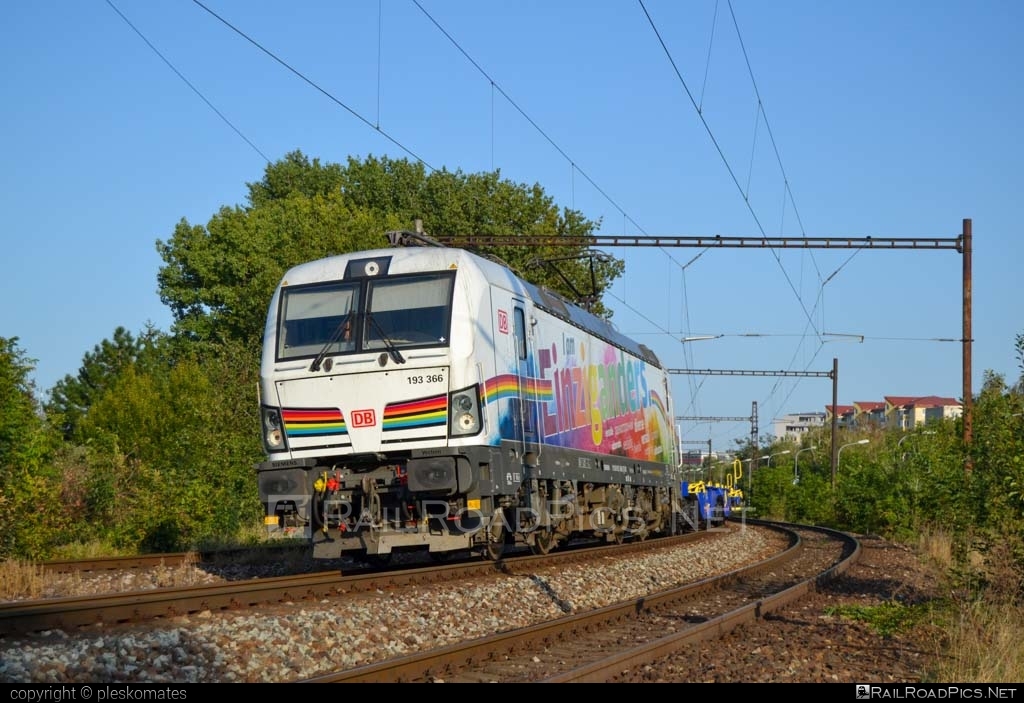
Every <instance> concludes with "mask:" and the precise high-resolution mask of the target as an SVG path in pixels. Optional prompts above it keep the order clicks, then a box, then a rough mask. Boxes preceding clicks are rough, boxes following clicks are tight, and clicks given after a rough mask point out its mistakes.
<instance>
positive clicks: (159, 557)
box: [37, 545, 309, 574]
mask: <svg viewBox="0 0 1024 703" xmlns="http://www.w3.org/2000/svg"><path fill="white" fill-rule="evenodd" d="M308 549H309V548H308V547H307V546H306V545H300V546H296V545H269V546H263V547H260V548H258V549H253V548H244V549H243V548H239V549H218V550H210V551H193V552H168V553H164V554H139V555H135V556H123V557H93V558H88V559H58V560H53V561H44V562H40V563H38V564H37V566H38V567H39V569H40V570H42V571H51V572H53V573H56V574H70V573H90V572H96V571H118V570H127V569H152V568H156V567H178V566H186V565H189V564H213V563H223V562H230V561H238V560H243V559H259V560H268V559H274V558H279V557H281V556H283V555H286V554H290V553H300V552H303V551H308Z"/></svg>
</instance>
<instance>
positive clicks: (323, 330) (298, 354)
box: [277, 272, 454, 360]
mask: <svg viewBox="0 0 1024 703" xmlns="http://www.w3.org/2000/svg"><path fill="white" fill-rule="evenodd" d="M453 280H454V274H453V273H450V272H442V273H432V274H417V275H413V276H392V277H387V278H364V279H361V280H356V281H345V282H340V281H334V282H330V283H318V284H313V285H306V286H293V287H288V288H284V289H283V290H282V292H281V307H280V318H279V319H280V322H279V328H278V335H277V358H278V360H283V359H301V358H309V357H318V356H322V355H328V354H331V355H335V354H349V353H356V352H363V351H379V350H388V351H390V350H392V349H396V348H406V347H422V346H447V344H448V340H449V326H450V324H451V301H452V281H453Z"/></svg>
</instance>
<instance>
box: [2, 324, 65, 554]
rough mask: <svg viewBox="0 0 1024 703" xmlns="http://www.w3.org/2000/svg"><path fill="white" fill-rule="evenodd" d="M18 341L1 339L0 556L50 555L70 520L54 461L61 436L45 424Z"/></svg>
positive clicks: (31, 362)
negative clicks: (53, 466)
mask: <svg viewBox="0 0 1024 703" xmlns="http://www.w3.org/2000/svg"><path fill="white" fill-rule="evenodd" d="M34 368H35V360H33V359H29V358H28V357H27V356H26V355H25V352H24V351H23V350H22V349H21V348H20V347H19V345H18V338H17V337H11V338H5V337H0V558H3V557H9V556H17V557H23V558H39V557H43V556H46V554H47V553H48V551H49V549H50V546H51V545H52V543H53V541H54V539H55V538H56V537H57V536H58V535H60V534H61V531H62V528H63V527H64V526H66V525H67V522H68V516H67V515H66V514H65V513H64V512H63V511H62V510H61V508H60V501H59V499H58V495H59V487H60V483H59V480H58V477H57V476H56V474H55V472H54V470H53V468H52V464H51V461H50V458H51V457H52V455H53V452H54V449H55V447H56V446H57V439H58V438H57V436H56V434H55V433H54V432H52V431H51V430H50V428H49V426H48V425H47V423H46V422H45V420H44V418H43V415H42V413H41V409H40V407H39V401H38V400H37V398H36V395H35V384H34V383H33V381H32V380H31V378H30V374H31V373H32V371H33V370H34Z"/></svg>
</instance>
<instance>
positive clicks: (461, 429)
mask: <svg viewBox="0 0 1024 703" xmlns="http://www.w3.org/2000/svg"><path fill="white" fill-rule="evenodd" d="M479 397H480V396H479V392H478V390H477V387H476V386H472V387H470V388H466V389H463V390H461V391H455V392H454V393H452V394H451V395H450V397H449V400H448V407H449V408H450V413H449V416H448V434H449V435H451V436H452V437H464V436H467V435H474V434H477V433H478V432H479V431H480V428H481V423H480V403H479Z"/></svg>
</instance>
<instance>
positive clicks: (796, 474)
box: [793, 447, 817, 486]
mask: <svg viewBox="0 0 1024 703" xmlns="http://www.w3.org/2000/svg"><path fill="white" fill-rule="evenodd" d="M814 449H817V447H804V448H803V449H797V450H796V454H794V455H793V485H794V486H795V485H796V484H798V483H800V455H801V454H802V453H804V452H809V451H812V450H814Z"/></svg>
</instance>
